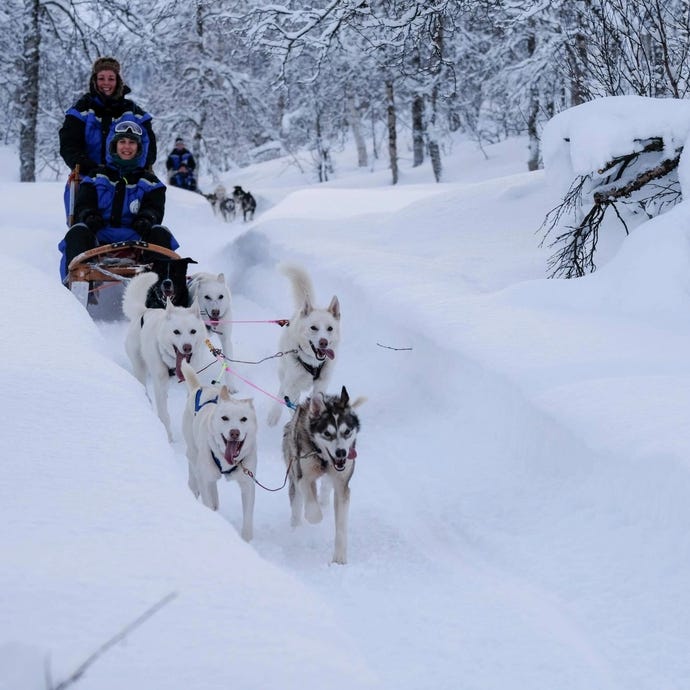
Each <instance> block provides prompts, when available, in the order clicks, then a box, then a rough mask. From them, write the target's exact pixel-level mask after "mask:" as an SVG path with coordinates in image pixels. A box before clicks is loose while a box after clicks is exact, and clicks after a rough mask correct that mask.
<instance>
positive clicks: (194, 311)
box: [189, 297, 201, 318]
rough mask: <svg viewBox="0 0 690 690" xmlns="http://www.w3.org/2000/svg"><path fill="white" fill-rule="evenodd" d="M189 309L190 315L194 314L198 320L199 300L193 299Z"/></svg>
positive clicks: (199, 313) (199, 314)
mask: <svg viewBox="0 0 690 690" xmlns="http://www.w3.org/2000/svg"><path fill="white" fill-rule="evenodd" d="M189 308H190V309H191V310H192V314H195V315H196V316H198V317H199V318H201V309H200V308H199V298H198V297H195V298H194V301H193V302H192V303H191V304H190V305H189Z"/></svg>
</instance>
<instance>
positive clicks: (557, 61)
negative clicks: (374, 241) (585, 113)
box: [0, 0, 690, 184]
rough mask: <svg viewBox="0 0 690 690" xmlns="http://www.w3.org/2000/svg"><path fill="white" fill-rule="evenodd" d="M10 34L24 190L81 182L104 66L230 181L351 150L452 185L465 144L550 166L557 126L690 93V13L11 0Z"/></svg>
mask: <svg viewBox="0 0 690 690" xmlns="http://www.w3.org/2000/svg"><path fill="white" fill-rule="evenodd" d="M0 39H1V40H2V45H3V46H4V50H3V56H2V58H1V60H2V63H3V68H2V70H0V108H1V109H2V114H3V117H2V118H0V141H2V142H4V143H12V142H15V141H17V142H19V146H18V148H19V157H20V168H21V170H20V179H21V180H22V181H34V180H36V179H39V178H40V179H56V178H60V177H62V176H64V175H65V173H66V171H65V166H64V163H63V162H62V161H61V159H60V158H59V155H58V146H57V130H58V128H59V126H60V124H61V122H62V120H63V117H64V112H65V110H66V109H67V108H68V107H69V106H70V105H71V104H72V103H73V102H74V101H75V99H76V98H77V97H78V96H79V95H80V94H82V93H83V92H84V91H85V90H86V85H87V83H88V78H89V74H90V69H91V65H92V63H93V60H94V59H95V58H96V57H99V56H102V55H113V56H115V57H117V58H118V59H119V60H120V61H121V63H122V65H123V74H124V77H125V81H126V82H127V83H128V85H129V86H130V87H131V88H132V96H133V97H134V98H135V100H136V101H137V102H138V103H139V104H140V105H142V106H143V107H144V108H145V109H146V110H148V111H149V112H150V113H151V114H152V115H153V117H154V128H155V131H156V134H157V137H158V140H159V151H160V156H159V158H161V157H162V156H163V154H164V153H165V152H166V151H167V149H168V148H170V147H171V143H172V141H173V140H174V138H175V137H176V136H182V137H183V138H185V140H186V141H187V143H188V146H189V148H190V149H191V150H192V151H193V153H194V154H195V156H196V157H197V159H198V161H199V164H200V170H201V172H202V174H206V175H210V176H211V177H213V178H216V177H217V176H219V175H221V174H222V173H224V172H227V171H228V170H231V169H233V168H234V167H237V166H243V165H247V164H250V163H255V162H259V161H262V160H267V159H270V158H274V157H277V156H285V155H288V156H290V155H291V154H295V153H296V152H297V151H304V150H307V151H309V152H310V154H311V156H310V160H311V163H310V164H313V174H314V178H315V179H316V180H319V181H325V180H327V179H328V178H329V176H332V175H333V173H334V170H333V160H332V154H333V152H334V151H337V150H340V149H341V148H342V147H343V146H344V143H345V141H346V140H347V139H348V138H349V137H352V140H354V142H355V143H356V145H357V151H358V159H359V165H360V166H362V167H366V166H369V165H371V164H372V161H373V160H374V159H376V158H384V157H387V158H388V161H389V164H390V168H391V182H392V183H393V184H395V183H396V182H397V180H398V162H399V161H400V160H401V158H408V159H409V160H411V161H412V164H413V165H415V166H417V165H429V166H430V171H431V173H432V174H433V177H434V179H435V180H436V181H442V180H443V159H444V155H445V154H447V153H448V147H449V146H450V142H451V140H452V138H453V137H452V135H454V134H455V133H457V132H461V133H463V134H466V135H467V136H469V137H472V138H473V139H475V140H476V141H477V142H480V143H493V142H496V141H499V140H501V139H502V138H505V137H508V136H512V135H516V134H525V133H526V134H527V135H528V137H529V142H530V146H529V151H528V153H527V154H526V160H525V165H526V167H527V168H528V169H529V170H535V169H537V168H539V167H541V152H540V132H541V127H542V125H543V124H544V123H545V122H546V121H548V120H549V119H550V118H551V117H553V115H555V114H556V113H558V112H560V111H562V110H564V109H567V108H570V107H572V106H575V105H578V104H581V103H584V102H587V101H589V100H593V99H595V98H600V97H602V96H616V95H630V94H636V95H641V96H651V97H657V98H658V97H673V98H685V97H686V96H687V93H688V86H689V84H690V61H689V60H688V55H689V53H690V3H689V2H688V1H687V0H663V2H660V1H658V0H637V1H636V2H634V3H633V2H627V0H543V1H541V0H539V1H532V2H530V1H525V0H314V1H313V2H311V3H306V2H304V1H303V0H287V1H286V2H284V3H282V4H270V5H269V4H266V3H263V2H259V1H258V0H158V1H157V2H143V1H141V0H6V2H4V3H3V6H2V8H0ZM294 161H295V165H298V166H302V167H303V166H304V165H305V164H304V159H303V158H299V157H297V156H296V155H294Z"/></svg>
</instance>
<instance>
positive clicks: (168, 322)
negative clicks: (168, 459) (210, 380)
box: [122, 272, 208, 441]
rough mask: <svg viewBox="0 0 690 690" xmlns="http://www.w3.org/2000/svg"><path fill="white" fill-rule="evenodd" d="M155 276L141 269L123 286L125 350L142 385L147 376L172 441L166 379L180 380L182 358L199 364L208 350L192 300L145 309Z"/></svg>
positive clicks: (204, 330)
mask: <svg viewBox="0 0 690 690" xmlns="http://www.w3.org/2000/svg"><path fill="white" fill-rule="evenodd" d="M156 280H157V276H156V274H155V273H153V272H148V273H142V274H141V275H139V276H137V277H136V278H134V279H132V281H131V282H130V283H129V285H128V286H127V289H126V290H125V294H124V296H123V299H122V311H123V312H124V314H125V316H126V317H127V318H128V319H129V320H130V324H129V328H128V330H127V336H126V339H125V350H126V352H127V356H128V357H129V360H130V362H131V363H132V371H133V373H134V375H135V376H136V377H137V379H138V380H139V381H141V383H142V384H143V385H144V386H146V381H147V379H148V378H149V377H150V378H151V381H152V385H153V391H154V398H155V401H156V411H157V412H158V417H159V418H160V420H161V422H163V425H164V426H165V429H166V431H167V433H168V440H170V441H172V439H173V435H172V429H171V426H170V414H169V412H168V386H169V379H170V377H171V376H176V377H177V379H178V380H180V381H182V380H183V374H182V369H181V365H182V362H183V361H186V362H188V363H190V364H191V365H192V366H200V363H201V361H202V360H203V356H204V354H208V348H207V347H206V345H205V342H204V341H205V339H206V326H205V324H204V322H203V320H202V319H201V312H200V311H199V305H198V303H197V302H196V301H195V302H193V303H192V306H191V307H176V306H174V305H173V304H172V302H171V301H170V300H168V302H167V305H166V307H165V309H147V308H146V295H147V293H148V290H149V288H150V287H151V285H153V283H154V282H155V281H156Z"/></svg>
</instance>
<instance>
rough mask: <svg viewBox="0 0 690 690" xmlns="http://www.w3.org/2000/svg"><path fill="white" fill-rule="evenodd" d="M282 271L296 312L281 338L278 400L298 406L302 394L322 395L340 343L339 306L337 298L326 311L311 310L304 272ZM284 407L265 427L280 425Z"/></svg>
mask: <svg viewBox="0 0 690 690" xmlns="http://www.w3.org/2000/svg"><path fill="white" fill-rule="evenodd" d="M281 271H282V272H283V273H284V274H285V275H286V276H287V277H288V278H289V279H290V282H291V284H292V293H293V298H294V301H295V307H296V311H295V313H294V315H293V316H292V318H291V319H290V323H289V324H288V325H287V326H285V327H284V328H283V332H282V334H281V336H280V344H279V347H280V350H281V351H282V352H287V353H289V354H286V355H285V356H283V357H281V358H280V360H279V362H278V378H279V381H280V387H279V389H278V396H277V397H278V398H279V399H280V400H283V399H284V398H285V397H286V396H287V397H288V398H289V399H290V400H291V401H292V402H293V403H297V402H298V400H299V395H300V393H301V392H302V391H308V390H310V389H311V394H312V396H315V395H317V394H318V393H325V391H326V389H327V386H328V381H329V379H330V378H331V375H332V373H333V367H334V360H335V356H336V351H337V348H338V345H339V343H340V303H339V302H338V298H337V297H335V296H334V297H333V298H332V299H331V302H330V304H329V305H328V306H327V307H315V306H314V288H313V286H312V282H311V279H310V278H309V276H308V275H307V273H306V271H304V270H303V269H302V268H299V267H297V266H291V265H283V266H281ZM282 410H283V405H282V403H280V402H276V403H275V404H274V405H273V407H272V408H271V411H270V413H269V416H268V424H269V425H270V426H275V425H276V424H277V423H278V422H279V421H280V415H281V413H282Z"/></svg>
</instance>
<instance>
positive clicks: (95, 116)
mask: <svg viewBox="0 0 690 690" xmlns="http://www.w3.org/2000/svg"><path fill="white" fill-rule="evenodd" d="M129 92H130V88H129V86H127V85H126V84H125V83H124V82H123V80H122V77H121V76H120V63H119V62H118V61H117V60H116V59H115V58H112V57H102V58H98V60H96V61H95V62H94V63H93V69H92V72H91V78H90V79H89V91H88V93H86V94H84V95H83V96H82V97H81V98H79V100H78V101H77V102H76V103H75V104H74V105H73V106H72V107H71V108H70V109H69V110H68V111H67V113H66V114H65V120H64V122H63V124H62V127H61V128H60V155H61V156H62V158H63V160H64V161H65V163H67V165H68V166H69V168H70V169H71V170H74V168H75V167H76V166H77V165H79V168H80V173H81V174H82V175H91V174H92V173H93V171H94V169H95V168H96V167H97V166H98V165H102V164H103V163H105V162H106V153H107V151H106V139H107V137H108V134H109V132H110V128H111V125H112V123H113V122H115V121H117V120H119V119H120V118H122V117H123V116H127V117H128V118H130V119H133V120H136V121H137V122H138V123H139V125H140V126H141V127H142V130H143V133H142V136H143V138H144V139H145V140H146V142H145V143H146V144H148V148H147V154H146V160H145V162H144V165H143V167H145V168H149V169H152V168H153V164H154V163H155V161H156V154H157V149H156V136H155V134H154V133H153V128H152V127H151V116H150V115H149V114H148V113H146V112H144V110H142V109H141V108H140V107H139V106H138V105H137V104H136V103H135V102H134V101H132V100H129V99H128V98H125V96H126V95H127V94H128V93H129Z"/></svg>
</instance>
